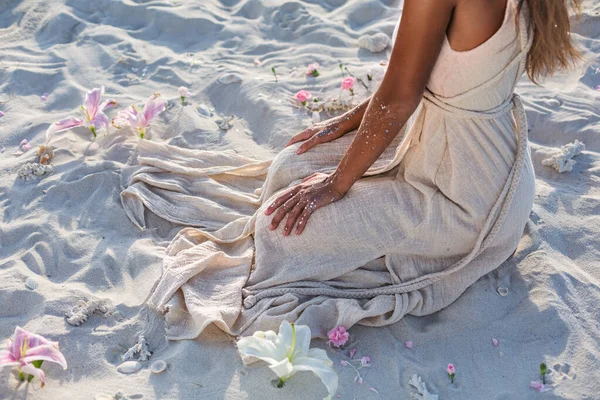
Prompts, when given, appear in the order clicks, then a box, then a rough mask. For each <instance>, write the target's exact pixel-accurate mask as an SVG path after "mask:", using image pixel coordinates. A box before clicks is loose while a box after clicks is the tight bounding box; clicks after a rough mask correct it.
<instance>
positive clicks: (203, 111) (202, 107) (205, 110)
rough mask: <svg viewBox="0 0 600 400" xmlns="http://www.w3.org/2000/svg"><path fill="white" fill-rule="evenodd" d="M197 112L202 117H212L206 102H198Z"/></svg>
mask: <svg viewBox="0 0 600 400" xmlns="http://www.w3.org/2000/svg"><path fill="white" fill-rule="evenodd" d="M198 113H199V114H200V115H202V116H203V117H212V113H211V112H210V109H209V108H208V106H207V105H206V104H200V105H199V106H198Z"/></svg>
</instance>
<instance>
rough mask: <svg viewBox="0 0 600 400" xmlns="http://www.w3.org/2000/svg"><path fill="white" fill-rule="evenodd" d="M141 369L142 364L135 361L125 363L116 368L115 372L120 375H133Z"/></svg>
mask: <svg viewBox="0 0 600 400" xmlns="http://www.w3.org/2000/svg"><path fill="white" fill-rule="evenodd" d="M141 368H142V364H141V363H139V362H137V361H125V362H124V363H123V364H121V365H119V366H118V367H117V371H119V372H120V373H122V374H133V373H134V372H138V371H139V370H140V369H141Z"/></svg>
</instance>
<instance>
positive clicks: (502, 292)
mask: <svg viewBox="0 0 600 400" xmlns="http://www.w3.org/2000/svg"><path fill="white" fill-rule="evenodd" d="M496 291H497V292H498V294H499V295H500V296H506V295H508V288H505V287H499V288H498V289H496Z"/></svg>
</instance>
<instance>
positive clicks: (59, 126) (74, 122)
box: [46, 117, 83, 142]
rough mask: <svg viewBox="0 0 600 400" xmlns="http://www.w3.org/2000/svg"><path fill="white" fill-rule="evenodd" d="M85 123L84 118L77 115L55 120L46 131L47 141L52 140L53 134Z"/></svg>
mask: <svg viewBox="0 0 600 400" xmlns="http://www.w3.org/2000/svg"><path fill="white" fill-rule="evenodd" d="M81 125H83V120H82V119H79V118H75V117H67V118H63V119H61V120H60V121H58V122H54V123H53V124H51V125H50V126H49V127H48V130H47V131H46V142H49V141H50V137H51V136H52V134H54V133H56V132H62V131H66V130H67V129H70V128H74V127H76V126H81Z"/></svg>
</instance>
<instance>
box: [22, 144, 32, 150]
mask: <svg viewBox="0 0 600 400" xmlns="http://www.w3.org/2000/svg"><path fill="white" fill-rule="evenodd" d="M21 150H23V151H28V150H31V145H30V144H29V143H25V144H24V145H23V146H21Z"/></svg>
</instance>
